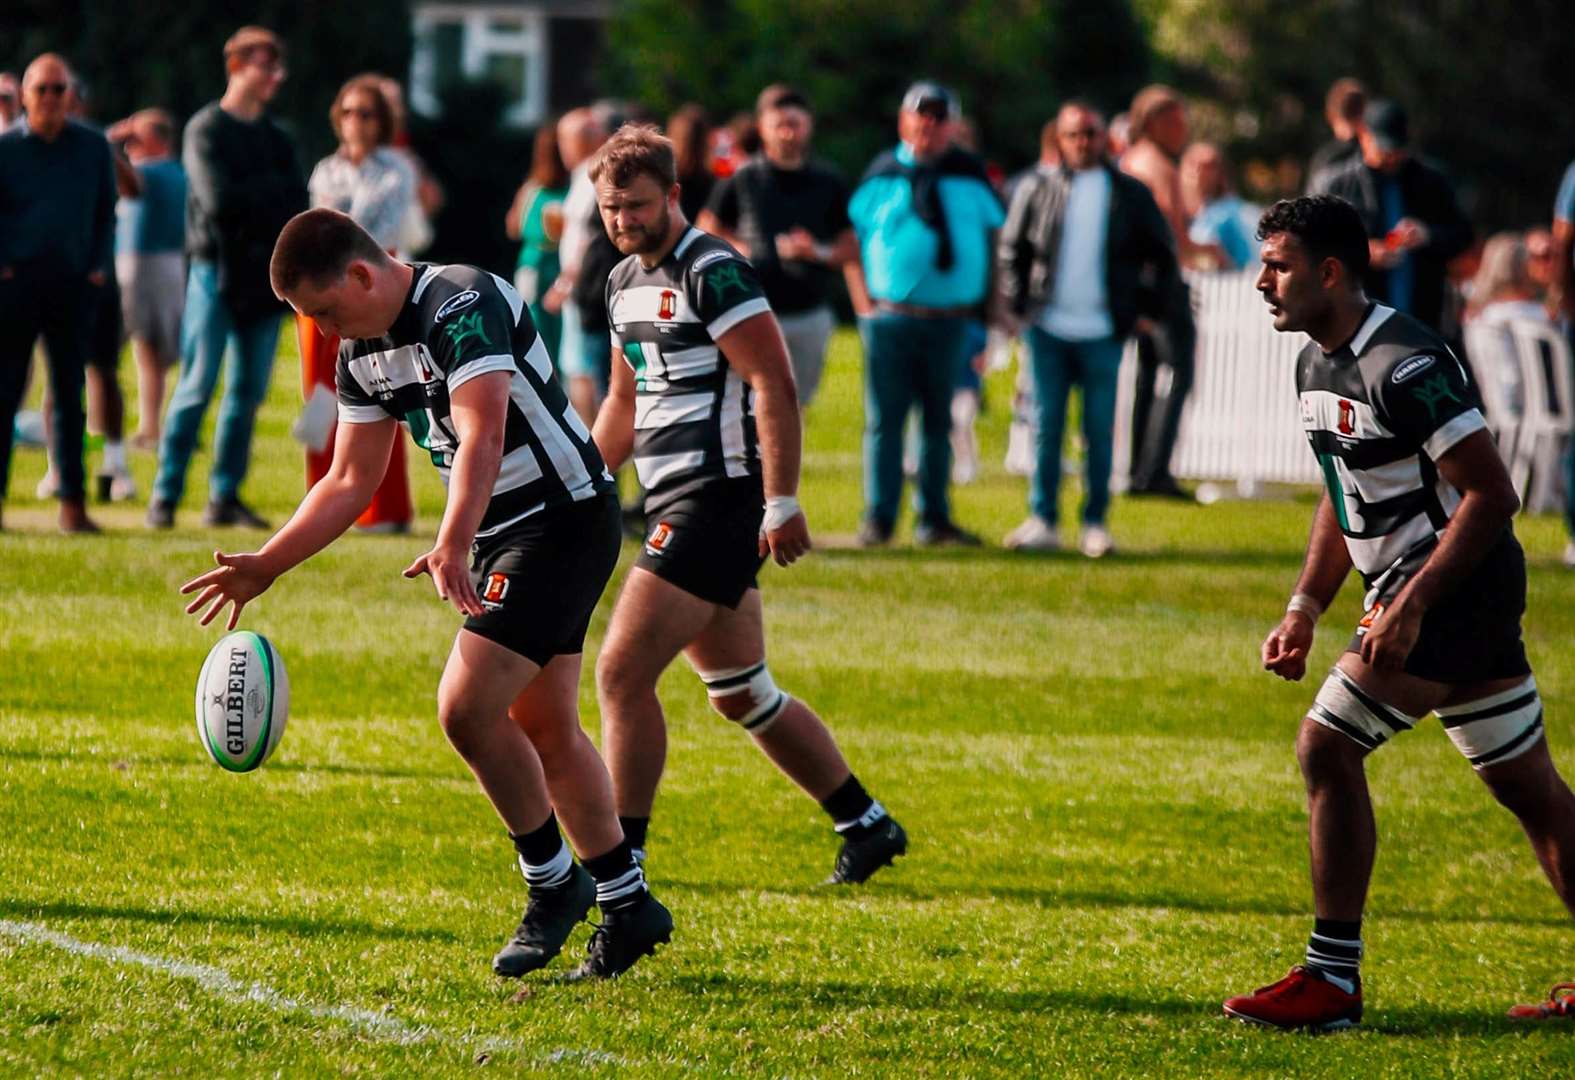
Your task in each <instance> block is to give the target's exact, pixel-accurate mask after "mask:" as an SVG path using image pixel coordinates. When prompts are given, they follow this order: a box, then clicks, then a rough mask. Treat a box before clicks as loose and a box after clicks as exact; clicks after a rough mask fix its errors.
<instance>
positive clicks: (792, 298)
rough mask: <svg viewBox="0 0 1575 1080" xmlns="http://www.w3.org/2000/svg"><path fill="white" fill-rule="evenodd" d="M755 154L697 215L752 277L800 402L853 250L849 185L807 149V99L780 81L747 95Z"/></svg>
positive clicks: (815, 373) (815, 382) (807, 392)
mask: <svg viewBox="0 0 1575 1080" xmlns="http://www.w3.org/2000/svg"><path fill="white" fill-rule="evenodd" d="M755 116H756V119H757V122H758V124H759V128H760V153H759V154H757V155H755V156H754V157H752V158H750V159H749V160H748V161H747V162H746V163H745V164H744V165H743V166H742V167H741V168H739V169H738V171H737V172H735V173H733V175H732V176H730V177H728V178H727V179H725V180H723V181H722V182H721V183H719V184H717V186H716V188H715V189H714V190H713V191H712V192H711V198H710V201H709V202H708V203H707V204H706V208H705V209H704V210H702V211H701V212H700V219H699V221H698V222H697V223H696V224H697V226H698V227H699V228H700V229H701V230H702V231H704V232H708V233H714V234H715V235H717V236H720V237H721V238H722V239H724V240H726V241H727V242H728V243H729V244H732V245H733V247H735V248H737V249H738V251H739V252H740V253H741V254H743V255H744V256H745V257H746V258H748V259H749V261H750V262H752V263H753V264H754V266H755V272H756V273H758V274H759V275H760V284H761V286H762V287H763V288H764V289H765V292H766V299H767V300H769V301H771V310H772V311H774V312H776V315H777V322H778V323H779V324H780V325H781V327H782V336H783V338H784V339H786V341H787V347H788V358H789V359H790V360H791V361H792V363H793V381H794V382H795V383H796V384H797V385H798V400H799V404H800V405H801V406H805V405H808V404H809V403H810V401H811V400H812V399H813V398H814V396H815V391H816V389H817V388H819V386H820V375H821V372H822V370H824V368H825V364H826V345H827V343H828V342H829V341H830V340H831V331H832V329H833V328H834V327H835V326H836V317H835V316H834V315H833V314H832V311H831V304H830V302H829V300H828V296H829V294H830V290H831V278H832V273H833V268H834V267H842V266H846V265H847V264H848V263H849V262H852V261H853V260H855V259H857V258H858V240H857V239H856V238H855V237H854V235H853V226H852V224H851V223H850V222H849V221H848V187H847V185H846V184H845V183H843V181H842V178H841V177H840V176H838V175H837V174H836V173H835V172H833V171H832V170H831V169H829V168H827V167H825V166H824V165H822V164H820V163H819V162H818V161H812V160H811V159H810V156H809V141H810V136H811V135H812V134H813V133H814V130H815V122H814V117H813V116H812V115H811V113H810V109H809V100H808V99H807V98H805V97H804V95H803V94H802V93H800V92H799V91H798V90H797V89H795V88H794V87H791V86H786V85H783V84H781V83H778V84H776V85H774V86H768V87H766V88H765V89H764V90H762V91H761V92H760V97H759V98H758V99H757V100H756V102H755Z"/></svg>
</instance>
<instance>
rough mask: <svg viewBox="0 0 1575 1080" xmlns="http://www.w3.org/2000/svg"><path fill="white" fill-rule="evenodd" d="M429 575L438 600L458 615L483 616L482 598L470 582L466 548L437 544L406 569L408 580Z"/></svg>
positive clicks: (484, 611) (468, 557) (468, 554)
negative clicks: (446, 603) (448, 605)
mask: <svg viewBox="0 0 1575 1080" xmlns="http://www.w3.org/2000/svg"><path fill="white" fill-rule="evenodd" d="M422 574H429V575H431V577H432V587H433V588H435V589H436V590H437V594H438V599H440V600H445V601H447V602H448V603H450V604H453V605H454V608H455V610H456V611H458V612H459V613H460V614H461V615H485V614H486V613H487V609H486V608H484V607H482V606H481V597H479V596H477V595H476V586H475V585H474V584H473V583H472V582H471V580H470V552H469V550H468V549H465V548H455V547H453V546H451V545H446V544H441V543H440V544H438V545H437V546H436V547H434V548H433V549H432V550H431V551H429V552H427V553H426V554H425V555H423V556H421V557H420V558H419V559H417V560H416V561H415V562H413V563H411V564H410V565H409V566H407V567H405V576H406V577H407V578H414V577H420V576H421V575H422Z"/></svg>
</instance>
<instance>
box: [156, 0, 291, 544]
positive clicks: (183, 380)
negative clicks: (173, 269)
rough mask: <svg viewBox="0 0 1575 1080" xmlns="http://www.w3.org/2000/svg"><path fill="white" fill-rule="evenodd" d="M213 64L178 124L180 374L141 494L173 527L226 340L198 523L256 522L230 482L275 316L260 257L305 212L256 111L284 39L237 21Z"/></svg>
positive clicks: (282, 140)
mask: <svg viewBox="0 0 1575 1080" xmlns="http://www.w3.org/2000/svg"><path fill="white" fill-rule="evenodd" d="M224 63H225V70H226V71H227V72H228V75H229V82H228V84H227V86H226V88H225V91H224V96H223V97H222V98H220V99H219V100H218V101H216V102H213V103H212V104H209V105H206V106H204V107H203V108H201V109H199V110H198V111H197V114H196V115H195V116H193V117H192V118H191V121H190V122H189V123H188V124H187V125H186V135H185V152H184V154H183V156H182V163H183V164H184V165H185V166H186V177H187V197H186V254H187V256H188V257H189V258H190V260H191V269H190V271H189V273H188V276H187V280H186V314H185V319H184V321H183V323H182V327H181V368H180V381H179V382H178V383H177V384H176V386H175V393H174V395H173V396H172V397H171V398H170V404H169V411H168V413H167V414H166V416H165V422H164V434H163V437H162V439H161V441H160V443H159V471H158V476H157V477H156V478H155V479H154V481H153V498H152V499H151V500H149V502H148V525H149V527H151V528H155V529H167V528H170V527H171V526H173V525H174V524H175V507H176V505H177V504H178V503H179V502H180V497H181V492H182V491H183V490H184V488H185V486H186V469H187V467H188V466H189V465H190V464H191V455H192V452H193V451H194V450H195V449H196V447H197V432H198V429H199V428H200V427H201V426H202V418H203V414H204V413H206V412H207V410H208V403H209V401H211V400H212V398H213V391H214V387H215V385H216V384H217V382H218V379H219V367H220V364H221V362H222V361H223V359H224V353H225V346H226V345H230V346H231V347H233V349H234V353H235V363H234V364H233V365H232V366H231V367H230V368H229V369H228V374H227V376H226V384H225V388H224V401H223V403H222V404H221V405H220V407H219V424H218V431H217V433H216V434H215V437H214V445H213V473H212V475H211V476H210V477H209V480H208V508H207V511H206V512H205V513H204V514H203V523H204V524H206V525H219V526H224V525H247V526H251V527H253V528H265V527H266V526H267V523H266V522H265V521H263V520H262V519H261V518H259V517H258V516H257V515H256V514H255V513H253V512H252V510H251V509H250V508H249V507H247V506H246V505H245V504H244V503H242V502H241V499H240V488H241V482H242V481H243V480H244V479H245V478H246V468H247V465H248V463H249V460H250V457H251V444H252V428H253V424H254V423H255V421H256V417H257V409H258V407H259V406H260V405H262V402H263V398H264V397H265V396H266V395H267V393H268V379H269V376H270V375H271V374H272V372H273V358H274V350H275V348H276V347H277V345H278V343H279V318H280V316H281V315H282V314H283V313H284V309H283V307H282V306H281V304H280V302H279V300H278V298H277V297H275V296H274V294H273V288H272V287H271V286H270V285H269V283H268V260H269V258H270V257H272V255H273V245H274V241H275V240H276V239H277V238H278V236H279V232H280V230H281V229H283V228H284V224H285V222H287V221H289V220H290V218H291V217H293V216H294V215H295V214H297V213H299V212H300V211H302V210H305V209H306V184H305V182H304V180H303V177H302V174H301V167H300V164H299V162H298V161H297V160H296V155H295V146H294V144H293V143H292V142H291V140H290V137H289V136H288V135H286V134H285V132H284V129H283V128H281V127H280V126H279V125H278V124H277V123H275V122H274V121H273V120H272V119H271V118H270V117H269V116H268V115H267V114H266V111H265V110H266V109H267V107H268V103H269V102H270V101H272V100H273V98H274V95H275V94H277V93H278V92H279V86H280V85H281V84H282V83H283V82H284V76H285V69H284V43H283V42H281V41H280V40H279V38H278V37H277V36H276V35H275V34H274V33H273V32H272V31H270V30H265V29H263V28H262V27H260V26H246V27H242V28H241V29H240V30H238V31H236V32H235V33H234V34H233V35H231V37H230V40H229V41H228V42H226V43H225V46H224Z"/></svg>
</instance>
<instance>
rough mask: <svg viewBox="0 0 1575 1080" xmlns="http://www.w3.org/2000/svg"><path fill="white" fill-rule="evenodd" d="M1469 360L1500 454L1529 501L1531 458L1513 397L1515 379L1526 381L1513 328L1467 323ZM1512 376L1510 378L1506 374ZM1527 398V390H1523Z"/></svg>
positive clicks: (1524, 498) (1467, 357)
mask: <svg viewBox="0 0 1575 1080" xmlns="http://www.w3.org/2000/svg"><path fill="white" fill-rule="evenodd" d="M1465 336H1466V359H1468V360H1469V361H1471V370H1472V372H1473V373H1474V374H1475V375H1476V380H1477V389H1478V390H1479V391H1481V394H1482V406H1483V409H1484V411H1485V412H1486V413H1487V424H1488V430H1489V431H1491V432H1492V433H1493V440H1494V441H1495V442H1497V443H1498V452H1499V455H1500V456H1502V457H1503V459H1504V467H1505V468H1506V469H1508V470H1509V478H1510V480H1511V481H1513V482H1514V485H1515V492H1516V494H1518V495H1519V496H1520V501H1521V502H1525V501H1526V494H1527V489H1528V487H1529V485H1530V483H1531V457H1530V455H1529V454H1527V453H1526V446H1525V444H1524V440H1523V439H1522V436H1521V429H1522V427H1523V424H1522V419H1521V411H1522V410H1521V408H1520V407H1519V403H1517V402H1515V401H1514V400H1512V399H1511V397H1510V392H1509V391H1510V385H1511V381H1512V382H1513V383H1514V384H1517V385H1518V384H1520V383H1521V382H1522V375H1521V364H1520V349H1519V347H1518V346H1517V345H1516V344H1515V338H1514V337H1513V335H1512V334H1511V332H1510V330H1509V329H1508V328H1507V327H1505V326H1504V325H1502V324H1498V325H1491V324H1488V323H1483V322H1481V321H1476V322H1470V323H1467V324H1466V333H1465ZM1506 374H1507V375H1509V376H1510V378H1509V379H1506V378H1505V375H1506ZM1521 396H1522V397H1524V390H1522V391H1521Z"/></svg>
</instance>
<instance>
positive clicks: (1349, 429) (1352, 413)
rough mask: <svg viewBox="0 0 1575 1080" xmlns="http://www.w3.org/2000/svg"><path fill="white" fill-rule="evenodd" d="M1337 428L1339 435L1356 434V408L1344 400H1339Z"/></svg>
mask: <svg viewBox="0 0 1575 1080" xmlns="http://www.w3.org/2000/svg"><path fill="white" fill-rule="evenodd" d="M1338 427H1339V431H1340V434H1341V435H1355V434H1356V406H1355V405H1352V404H1351V403H1350V402H1349V401H1346V400H1345V399H1344V398H1341V399H1340V422H1339V425H1338Z"/></svg>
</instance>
